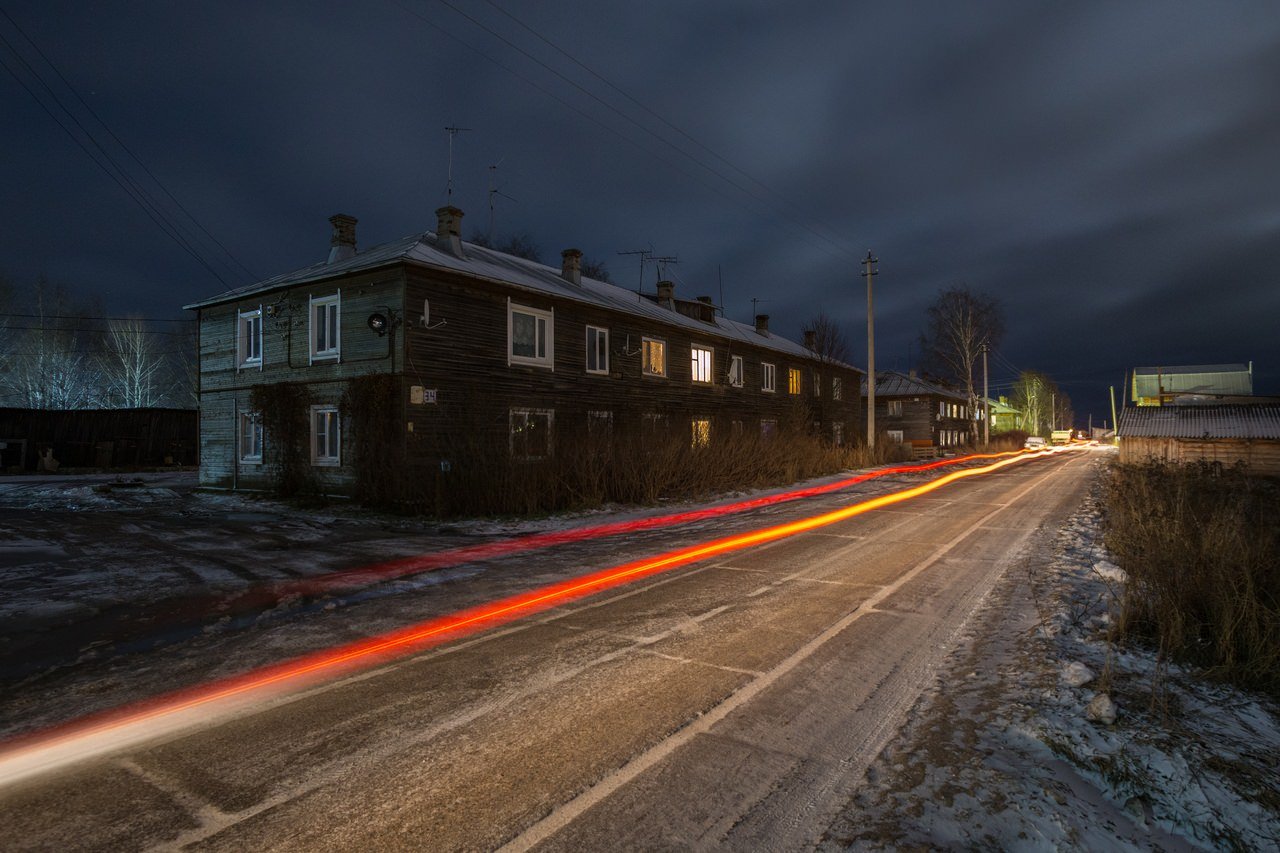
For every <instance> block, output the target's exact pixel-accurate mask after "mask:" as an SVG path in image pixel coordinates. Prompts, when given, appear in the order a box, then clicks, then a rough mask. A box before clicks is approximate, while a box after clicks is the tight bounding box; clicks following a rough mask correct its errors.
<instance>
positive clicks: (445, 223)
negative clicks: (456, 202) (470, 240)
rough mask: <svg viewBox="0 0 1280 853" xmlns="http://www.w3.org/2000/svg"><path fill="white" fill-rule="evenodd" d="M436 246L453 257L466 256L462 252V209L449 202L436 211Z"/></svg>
mask: <svg viewBox="0 0 1280 853" xmlns="http://www.w3.org/2000/svg"><path fill="white" fill-rule="evenodd" d="M436 248H437V249H439V250H440V251H442V252H445V253H447V254H450V255H453V256H454V257H455V258H464V259H465V258H466V255H464V254H462V211H461V210H458V208H456V207H454V206H453V205H451V204H450V205H445V206H444V207H442V208H440V209H439V210H437V211H436Z"/></svg>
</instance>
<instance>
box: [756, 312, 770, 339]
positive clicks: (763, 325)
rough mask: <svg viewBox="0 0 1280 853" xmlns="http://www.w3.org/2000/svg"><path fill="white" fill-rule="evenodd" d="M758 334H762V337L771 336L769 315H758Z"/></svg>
mask: <svg viewBox="0 0 1280 853" xmlns="http://www.w3.org/2000/svg"><path fill="white" fill-rule="evenodd" d="M756 334H760V335H768V334H769V315H768V314H757V315H756Z"/></svg>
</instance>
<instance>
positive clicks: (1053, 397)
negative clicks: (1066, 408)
mask: <svg viewBox="0 0 1280 853" xmlns="http://www.w3.org/2000/svg"><path fill="white" fill-rule="evenodd" d="M1057 428H1058V395H1057V394H1056V393H1055V394H1050V395H1049V430H1050V431H1051V432H1052V431H1053V430H1055V429H1057Z"/></svg>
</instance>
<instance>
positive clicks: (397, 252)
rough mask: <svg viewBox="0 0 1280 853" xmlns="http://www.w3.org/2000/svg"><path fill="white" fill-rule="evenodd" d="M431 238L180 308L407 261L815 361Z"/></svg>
mask: <svg viewBox="0 0 1280 853" xmlns="http://www.w3.org/2000/svg"><path fill="white" fill-rule="evenodd" d="M435 239H436V238H435V234H434V232H431V231H428V232H425V233H423V234H418V235H411V236H408V237H403V238H401V239H399V240H395V241H392V242H390V243H383V244H382V245H380V246H374V247H373V248H371V249H367V250H365V251H363V252H360V253H359V254H357V255H355V256H353V257H351V258H348V259H346V260H344V261H339V262H337V263H333V264H329V263H323V262H322V263H318V264H313V265H311V266H309V267H304V268H303V269H300V270H296V271H294V272H291V273H285V274H284V275H278V276H276V277H274V278H269V279H265V280H264V281H260V282H258V283H256V284H251V285H248V286H246V287H241V288H237V289H235V290H229V291H226V292H225V293H220V294H218V295H217V296H213V297H210V298H208V299H203V300H201V301H199V302H193V303H191V304H190V305H185V306H183V307H184V308H186V309H187V310H194V309H198V308H207V307H209V306H212V305H219V304H222V303H225V302H234V301H236V300H239V299H244V298H245V297H248V296H254V295H257V294H260V293H266V292H268V291H274V290H280V289H283V288H287V287H293V286H295V285H299V284H305V283H307V282H313V281H321V280H325V279H332V278H340V277H342V276H347V275H352V274H354V273H358V272H362V271H365V270H371V269H375V268H377V267H381V266H387V265H390V264H395V263H410V264H417V265H419V266H424V267H428V268H431V269H440V270H446V271H448V272H454V273H460V274H462V275H466V276H470V277H472V278H478V279H483V280H486V281H492V282H496V283H499V284H504V285H508V286H512V287H517V288H520V289H523V290H528V291H531V292H534V293H539V294H542V295H544V296H554V297H556V298H559V299H566V300H570V301H573V302H582V303H585V304H588V305H595V306H597V307H601V308H607V309H610V310H613V311H620V312H622V313H625V314H631V315H635V316H640V317H644V318H645V319H648V320H654V321H656V322H659V323H665V324H668V325H676V326H682V327H684V328H686V329H691V330H695V331H697V332H701V333H703V334H707V335H716V336H719V337H722V338H728V339H730V340H737V341H741V342H743V343H748V344H751V345H753V346H760V347H765V348H767V349H772V350H777V351H779V352H783V353H786V354H788V355H794V356H797V357H801V358H810V359H812V358H815V357H816V356H815V353H813V352H812V351H811V350H808V349H806V348H805V347H803V346H801V345H800V344H798V343H796V342H795V341H791V340H788V339H787V338H784V337H780V336H778V335H775V334H773V333H771V332H765V333H761V332H757V331H756V328H755V326H754V325H749V324H747V323H739V322H737V321H735V320H729V319H727V318H725V317H715V319H714V322H712V323H705V322H702V321H701V320H696V319H694V318H692V317H688V316H685V315H684V314H680V313H678V312H676V311H672V310H670V309H668V308H665V307H663V306H661V305H658V304H656V303H655V302H653V301H652V300H650V299H646V298H644V297H642V296H640V295H639V294H637V293H636V292H635V291H633V290H627V289H626V288H622V287H618V286H617V285H615V284H609V283H608V282H603V281H596V280H595V279H591V278H587V277H586V276H583V277H582V283H581V285H574V284H570V283H569V282H568V281H565V280H564V279H563V278H562V277H561V275H560V270H559V269H558V268H555V267H549V266H547V265H545V264H540V263H537V262H535V261H530V260H526V259H525V258H518V257H516V256H514V255H508V254H506V253H505V252H499V251H496V250H494V249H488V248H485V247H483V246H477V245H475V244H474V243H464V244H463V247H464V250H463V251H464V254H465V255H466V257H465V258H459V257H456V256H454V255H452V254H450V253H448V252H444V251H441V250H440V249H438V248H437V247H436V245H435ZM841 366H843V367H847V368H849V369H850V370H859V372H863V371H861V370H860V369H859V368H857V367H854V366H852V365H848V364H843V363H841Z"/></svg>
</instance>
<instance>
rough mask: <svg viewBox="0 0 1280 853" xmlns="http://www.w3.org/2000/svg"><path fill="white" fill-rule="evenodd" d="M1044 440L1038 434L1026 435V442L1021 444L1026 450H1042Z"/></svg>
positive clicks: (1044, 444) (1044, 443)
mask: <svg viewBox="0 0 1280 853" xmlns="http://www.w3.org/2000/svg"><path fill="white" fill-rule="evenodd" d="M1046 444H1047V443H1046V442H1045V440H1044V439H1043V438H1042V437H1041V436H1038V435H1032V436H1028V438H1027V442H1026V444H1024V445H1022V446H1023V447H1025V448H1026V449H1027V450H1044V449H1045V446H1046Z"/></svg>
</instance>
